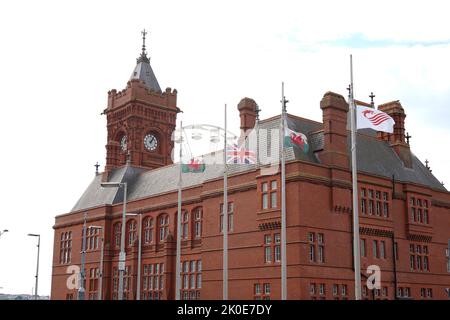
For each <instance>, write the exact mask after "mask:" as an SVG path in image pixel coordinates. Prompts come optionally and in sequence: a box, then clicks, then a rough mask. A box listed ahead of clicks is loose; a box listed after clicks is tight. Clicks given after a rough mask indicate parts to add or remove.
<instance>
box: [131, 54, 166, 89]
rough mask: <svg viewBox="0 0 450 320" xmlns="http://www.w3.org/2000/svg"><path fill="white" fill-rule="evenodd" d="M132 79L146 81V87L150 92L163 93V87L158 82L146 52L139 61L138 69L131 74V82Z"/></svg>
mask: <svg viewBox="0 0 450 320" xmlns="http://www.w3.org/2000/svg"><path fill="white" fill-rule="evenodd" d="M132 79H139V80H142V81H144V83H145V86H146V87H147V88H149V89H150V90H154V91H156V92H161V87H160V86H159V83H158V80H157V79H156V76H155V73H154V72H153V69H152V66H151V65H150V59H149V58H148V57H147V54H146V53H145V52H143V53H142V54H141V56H140V57H139V58H138V59H137V64H136V67H135V68H134V70H133V72H132V73H131V77H130V80H132Z"/></svg>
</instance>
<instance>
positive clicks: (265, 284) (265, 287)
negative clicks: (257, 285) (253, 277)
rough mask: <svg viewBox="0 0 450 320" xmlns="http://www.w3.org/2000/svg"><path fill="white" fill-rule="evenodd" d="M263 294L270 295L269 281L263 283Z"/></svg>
mask: <svg viewBox="0 0 450 320" xmlns="http://www.w3.org/2000/svg"><path fill="white" fill-rule="evenodd" d="M263 287H264V294H265V295H270V283H264V286H263Z"/></svg>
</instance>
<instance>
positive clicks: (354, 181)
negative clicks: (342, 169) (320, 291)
mask: <svg viewBox="0 0 450 320" xmlns="http://www.w3.org/2000/svg"><path fill="white" fill-rule="evenodd" d="M349 104H350V118H351V120H350V123H351V140H352V148H351V151H352V198H353V199H352V200H353V210H352V212H353V259H354V261H353V264H354V267H355V300H361V257H360V255H361V251H360V248H359V245H360V240H359V215H358V207H359V205H358V170H357V164H356V118H355V116H356V112H355V102H354V100H353V59H352V55H350V91H349Z"/></svg>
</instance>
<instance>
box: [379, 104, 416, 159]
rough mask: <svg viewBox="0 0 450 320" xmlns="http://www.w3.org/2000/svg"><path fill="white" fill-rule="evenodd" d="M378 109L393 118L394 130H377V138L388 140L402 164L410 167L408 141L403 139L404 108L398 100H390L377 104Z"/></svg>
mask: <svg viewBox="0 0 450 320" xmlns="http://www.w3.org/2000/svg"><path fill="white" fill-rule="evenodd" d="M378 110H380V111H383V112H385V113H387V114H388V115H389V116H391V117H392V119H394V121H395V124H394V132H393V133H386V132H378V133H377V136H378V138H379V139H381V140H384V141H387V142H389V144H390V145H391V147H392V148H393V149H394V150H395V152H396V153H397V155H398V156H399V157H400V159H401V160H402V161H403V164H404V165H405V167H407V168H411V167H412V160H411V150H410V148H409V143H407V142H406V141H405V118H406V114H405V110H404V109H403V107H402V105H401V104H400V101H398V100H396V101H391V102H388V103H384V104H381V105H379V106H378Z"/></svg>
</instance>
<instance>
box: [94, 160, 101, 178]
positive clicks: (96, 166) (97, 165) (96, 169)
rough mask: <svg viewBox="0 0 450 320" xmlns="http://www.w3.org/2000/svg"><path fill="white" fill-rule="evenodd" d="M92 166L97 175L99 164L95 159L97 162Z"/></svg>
mask: <svg viewBox="0 0 450 320" xmlns="http://www.w3.org/2000/svg"><path fill="white" fill-rule="evenodd" d="M94 167H95V175H98V167H100V165H99V164H98V161H97V163H96V164H95V165H94Z"/></svg>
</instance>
